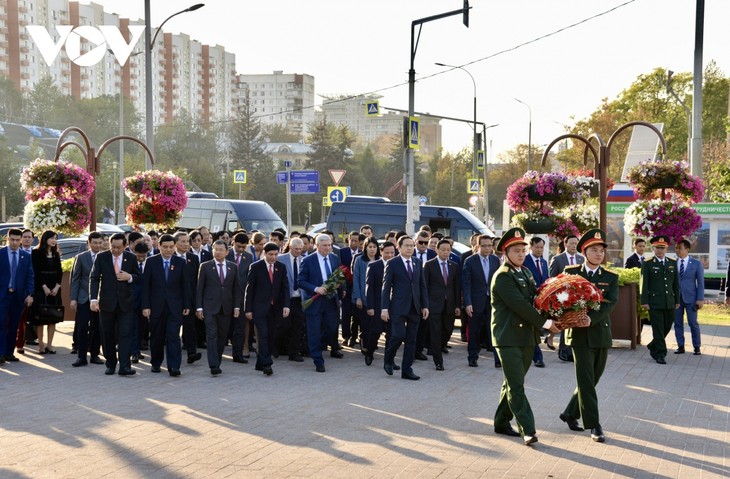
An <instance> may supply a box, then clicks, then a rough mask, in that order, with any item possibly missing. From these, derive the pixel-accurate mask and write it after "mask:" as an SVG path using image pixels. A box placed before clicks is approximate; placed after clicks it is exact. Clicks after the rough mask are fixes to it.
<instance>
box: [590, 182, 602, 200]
mask: <svg viewBox="0 0 730 479" xmlns="http://www.w3.org/2000/svg"><path fill="white" fill-rule="evenodd" d="M600 187H601V185H600V184H599V183H598V182H597V181H596V182H595V183H593V184H592V185H591V189H590V190H589V191H588V196H590V197H591V198H598V197H599V196H600V194H601V191H600V189H601V188H600Z"/></svg>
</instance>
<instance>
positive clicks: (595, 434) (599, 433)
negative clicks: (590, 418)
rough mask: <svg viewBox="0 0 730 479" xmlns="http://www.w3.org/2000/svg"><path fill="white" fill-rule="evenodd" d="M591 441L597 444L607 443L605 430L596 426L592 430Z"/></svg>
mask: <svg viewBox="0 0 730 479" xmlns="http://www.w3.org/2000/svg"><path fill="white" fill-rule="evenodd" d="M591 439H593V440H594V441H595V442H606V436H604V435H603V428H602V427H601V426H596V427H594V428H593V429H591Z"/></svg>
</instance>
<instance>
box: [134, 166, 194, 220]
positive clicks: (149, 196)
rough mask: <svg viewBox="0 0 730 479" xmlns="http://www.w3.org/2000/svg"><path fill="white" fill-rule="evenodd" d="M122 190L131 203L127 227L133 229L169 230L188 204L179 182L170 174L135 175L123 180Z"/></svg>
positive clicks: (179, 180)
mask: <svg viewBox="0 0 730 479" xmlns="http://www.w3.org/2000/svg"><path fill="white" fill-rule="evenodd" d="M122 186H123V187H124V190H125V194H126V195H127V197H128V198H129V199H130V200H131V203H130V204H129V206H128V207H127V223H129V224H132V225H135V226H138V225H145V226H146V227H148V228H149V229H166V228H172V227H174V226H175V225H176V224H177V222H178V221H179V220H180V216H181V215H182V211H183V210H184V209H185V206H187V204H188V198H187V196H186V195H185V185H184V183H183V181H182V179H180V177H178V176H177V175H175V174H174V173H172V172H170V171H168V172H162V171H158V170H151V171H143V172H139V171H138V172H137V173H135V174H134V175H133V176H129V177H127V178H125V179H124V181H123V182H122Z"/></svg>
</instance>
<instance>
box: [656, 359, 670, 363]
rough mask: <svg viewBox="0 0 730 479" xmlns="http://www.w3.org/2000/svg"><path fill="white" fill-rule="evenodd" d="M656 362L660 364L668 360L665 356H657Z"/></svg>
mask: <svg viewBox="0 0 730 479" xmlns="http://www.w3.org/2000/svg"><path fill="white" fill-rule="evenodd" d="M656 362H657V363H658V364H667V362H666V361H665V360H664V358H656Z"/></svg>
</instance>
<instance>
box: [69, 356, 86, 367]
mask: <svg viewBox="0 0 730 479" xmlns="http://www.w3.org/2000/svg"><path fill="white" fill-rule="evenodd" d="M87 364H89V362H88V361H87V360H86V358H78V359H77V360H76V361H74V363H73V364H72V365H71V366H73V367H75V368H78V367H81V366H86V365H87Z"/></svg>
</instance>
